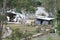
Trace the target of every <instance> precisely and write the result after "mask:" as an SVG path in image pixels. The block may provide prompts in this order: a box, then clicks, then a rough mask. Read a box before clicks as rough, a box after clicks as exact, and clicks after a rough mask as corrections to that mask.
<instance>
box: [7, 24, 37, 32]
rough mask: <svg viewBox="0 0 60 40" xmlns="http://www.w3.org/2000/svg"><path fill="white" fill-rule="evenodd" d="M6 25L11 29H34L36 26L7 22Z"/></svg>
mask: <svg viewBox="0 0 60 40" xmlns="http://www.w3.org/2000/svg"><path fill="white" fill-rule="evenodd" d="M6 27H11V29H13V30H14V29H16V28H19V29H20V31H24V30H25V29H27V30H29V31H35V30H36V28H35V27H32V26H25V25H21V24H7V25H6Z"/></svg>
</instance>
